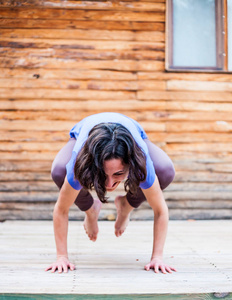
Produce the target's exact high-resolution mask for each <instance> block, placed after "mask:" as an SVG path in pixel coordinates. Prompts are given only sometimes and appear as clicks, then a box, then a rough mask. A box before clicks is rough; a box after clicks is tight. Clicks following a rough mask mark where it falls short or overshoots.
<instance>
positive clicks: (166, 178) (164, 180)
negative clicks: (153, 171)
mask: <svg viewBox="0 0 232 300" xmlns="http://www.w3.org/2000/svg"><path fill="white" fill-rule="evenodd" d="M175 173H176V172H175V168H174V165H173V163H172V161H170V162H169V163H168V164H166V165H164V166H162V169H161V170H159V173H158V174H157V176H158V179H159V182H160V187H161V189H162V190H164V189H165V188H166V187H168V186H169V184H170V183H171V182H172V181H173V180H174V178H175Z"/></svg>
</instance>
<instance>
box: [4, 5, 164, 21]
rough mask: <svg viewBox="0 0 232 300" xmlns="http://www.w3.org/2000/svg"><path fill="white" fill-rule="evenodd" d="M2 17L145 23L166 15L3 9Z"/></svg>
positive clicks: (127, 12) (133, 12) (51, 9)
mask: <svg viewBox="0 0 232 300" xmlns="http://www.w3.org/2000/svg"><path fill="white" fill-rule="evenodd" d="M1 17H2V18H8V19H15V18H21V19H26V20H27V19H58V20H59V19H60V20H72V19H74V20H86V19H87V20H92V21H93V20H100V21H112V20H113V21H121V20H123V21H145V22H164V21H165V15H164V13H163V11H162V12H155V11H154V12H151V11H149V12H147V11H145V12H143V11H141V12H136V11H125V10H123V11H114V10H113V11H105V10H98V11H94V10H90V9H88V10H86V9H85V10H81V9H78V10H77V9H72V10H68V9H67V10H62V9H54V8H46V9H38V8H27V7H24V8H2V9H1Z"/></svg>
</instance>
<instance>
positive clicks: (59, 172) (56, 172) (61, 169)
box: [51, 164, 66, 188]
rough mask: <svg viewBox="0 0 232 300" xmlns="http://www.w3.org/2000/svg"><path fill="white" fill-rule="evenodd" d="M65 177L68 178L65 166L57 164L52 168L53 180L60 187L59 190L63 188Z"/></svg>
mask: <svg viewBox="0 0 232 300" xmlns="http://www.w3.org/2000/svg"><path fill="white" fill-rule="evenodd" d="M65 176H66V167H65V166H63V165H60V164H56V165H55V166H52V170H51V177H52V180H53V181H54V182H55V184H56V185H57V186H58V188H61V187H62V185H63V183H64V179H65Z"/></svg>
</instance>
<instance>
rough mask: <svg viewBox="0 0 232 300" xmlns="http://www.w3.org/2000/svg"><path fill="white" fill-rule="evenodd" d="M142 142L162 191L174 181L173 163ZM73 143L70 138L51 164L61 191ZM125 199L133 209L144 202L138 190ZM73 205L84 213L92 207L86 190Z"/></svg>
mask: <svg viewBox="0 0 232 300" xmlns="http://www.w3.org/2000/svg"><path fill="white" fill-rule="evenodd" d="M144 141H145V143H146V144H147V147H148V151H149V155H150V157H151V160H152V161H153V164H154V166H155V172H156V175H157V177H158V179H159V183H160V187H161V189H162V190H164V189H165V188H166V187H167V186H168V185H169V184H170V183H171V182H172V181H173V179H174V176H175V169H174V166H173V163H172V161H171V159H170V158H169V157H168V155H167V154H166V153H165V152H164V151H163V150H161V149H160V148H159V147H157V146H156V145H155V144H153V143H152V142H151V141H149V140H148V139H145V140H144ZM75 142H76V139H75V138H70V140H69V141H68V143H67V144H66V145H65V146H64V147H63V148H62V149H61V150H60V151H59V153H58V154H57V156H56V157H55V159H54V161H53V163H52V170H51V175H52V179H53V181H54V182H55V184H56V185H57V186H58V188H59V189H61V187H62V185H63V183H64V179H65V176H66V164H67V163H68V162H69V160H70V158H71V156H72V150H73V147H74V145H75ZM126 197H127V201H128V202H129V204H130V205H131V206H132V207H134V208H137V207H139V205H140V204H141V203H142V202H143V201H145V200H146V198H145V196H144V194H143V192H142V190H141V189H140V188H138V191H137V194H136V195H131V194H130V193H127V195H126ZM75 204H76V205H77V206H78V207H79V209H80V210H82V211H86V210H88V209H89V208H90V207H91V206H92V204H93V197H92V195H91V194H90V193H89V192H88V191H87V190H85V189H81V191H80V192H79V194H78V196H77V198H76V200H75Z"/></svg>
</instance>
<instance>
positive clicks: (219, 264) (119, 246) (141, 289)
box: [0, 221, 232, 299]
mask: <svg viewBox="0 0 232 300" xmlns="http://www.w3.org/2000/svg"><path fill="white" fill-rule="evenodd" d="M231 225H232V221H192V222H191V221H170V223H169V232H168V237H167V242H166V247H165V261H166V262H167V263H170V264H172V265H173V266H174V267H176V268H177V269H178V272H177V273H173V274H167V275H164V274H155V273H154V272H153V271H150V272H146V271H144V270H143V266H144V265H145V264H146V263H148V261H149V258H150V252H151V245H152V222H151V221H137V222H136V221H132V222H130V224H129V226H128V228H127V230H126V232H125V233H124V235H123V236H122V237H120V238H116V237H115V236H114V234H113V232H114V222H107V221H106V222H105V221H102V222H99V227H100V233H99V237H98V240H97V242H96V243H93V242H90V241H89V240H88V238H87V236H86V235H85V232H84V229H83V228H82V222H70V226H69V237H68V241H69V252H70V259H71V260H72V261H73V262H74V263H75V264H76V267H77V269H76V270H75V271H74V272H69V273H68V274H58V273H55V274H52V273H50V272H44V268H45V267H46V266H47V265H48V264H50V263H51V262H53V260H54V259H55V244H54V238H53V227H52V222H50V221H7V222H4V223H1V224H0V295H1V294H2V295H3V294H4V293H7V294H8V293H12V294H61V295H62V294H78V295H107V294H109V295H111V294H112V295H128V294H134V295H154V294H156V295H158V294H173V295H184V294H185V295H186V294H210V295H211V294H212V293H231V292H232V266H231V261H232V226H231ZM226 299H232V294H229V295H228V296H227V297H226Z"/></svg>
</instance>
